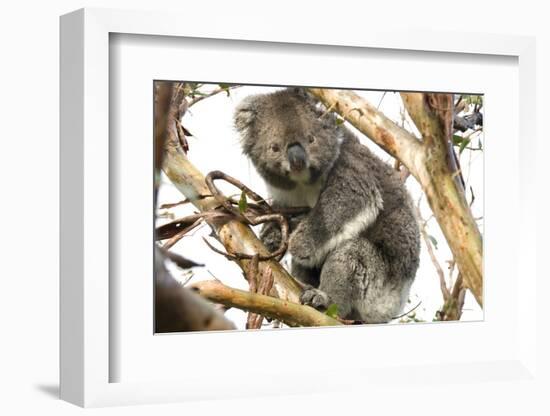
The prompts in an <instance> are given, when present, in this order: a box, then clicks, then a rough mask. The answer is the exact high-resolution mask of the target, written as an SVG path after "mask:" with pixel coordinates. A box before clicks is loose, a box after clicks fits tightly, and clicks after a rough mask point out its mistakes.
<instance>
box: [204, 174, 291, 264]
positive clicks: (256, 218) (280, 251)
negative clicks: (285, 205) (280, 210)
mask: <svg viewBox="0 0 550 416" xmlns="http://www.w3.org/2000/svg"><path fill="white" fill-rule="evenodd" d="M216 179H223V180H225V181H226V182H229V183H230V184H232V185H233V186H236V187H237V188H239V189H240V190H241V191H243V192H244V193H245V194H246V195H247V196H249V197H250V198H251V199H252V200H253V201H255V202H256V204H257V205H255V207H254V209H253V210H250V209H246V210H244V211H243V212H241V211H240V210H239V209H238V208H236V207H235V206H234V205H233V201H232V200H231V199H229V198H226V197H225V196H224V195H223V194H222V193H221V192H220V190H219V189H218V188H217V187H216V185H214V180H216ZM205 182H206V186H208V189H210V192H212V195H213V196H214V198H215V199H216V201H218V202H219V204H220V205H221V206H223V207H224V208H225V209H226V210H227V211H228V212H230V213H231V214H233V215H234V216H235V218H236V219H238V220H240V221H242V222H244V223H245V224H249V225H260V224H263V223H266V222H270V221H273V222H277V223H278V224H279V227H280V229H281V245H280V246H279V248H277V250H275V251H274V252H273V253H270V254H268V255H258V254H254V255H250V254H245V253H227V254H226V256H227V257H228V258H230V259H233V260H242V259H251V258H252V257H253V256H256V255H257V256H259V260H262V261H265V260H271V259H277V260H281V258H282V257H283V256H284V254H285V253H286V249H287V246H288V222H287V220H286V218H285V217H284V216H283V215H282V214H277V213H274V212H273V209H272V208H271V206H270V205H269V204H268V203H267V202H265V199H264V198H262V197H261V196H260V195H258V194H257V193H255V192H254V191H252V190H251V189H250V188H248V187H247V186H246V185H244V184H243V183H242V182H240V181H238V180H237V179H235V178H233V177H231V176H229V175H226V174H225V173H223V172H220V171H218V170H216V171H213V172H210V173H209V174H208V175H206V179H205ZM252 211H254V212H252ZM258 213H260V215H258ZM210 248H212V246H211V247H210Z"/></svg>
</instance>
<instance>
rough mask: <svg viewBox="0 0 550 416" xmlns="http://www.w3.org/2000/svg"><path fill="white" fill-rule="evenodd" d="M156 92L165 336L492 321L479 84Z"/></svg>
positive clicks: (195, 87)
mask: <svg viewBox="0 0 550 416" xmlns="http://www.w3.org/2000/svg"><path fill="white" fill-rule="evenodd" d="M152 100H153V113H154V114H152V115H151V117H153V120H154V131H153V137H152V138H151V143H152V145H153V146H154V152H153V154H154V160H153V161H151V166H150V167H147V166H144V169H151V175H153V177H154V189H151V192H152V193H153V195H154V198H153V199H154V218H151V223H152V227H153V230H154V239H155V241H154V242H152V246H151V250H153V251H154V270H153V276H152V284H153V285H154V310H153V311H152V313H153V314H154V325H155V328H154V333H155V334H162V333H184V332H189V331H219V330H232V331H235V330H238V331H248V330H275V331H276V330H286V329H289V328H297V327H302V328H304V327H323V326H325V327H326V326H331V327H334V326H346V325H373V324H377V325H380V324H391V325H404V324H426V323H439V324H441V323H442V322H448V321H455V322H456V321H461V322H473V321H483V319H484V309H483V289H484V286H483V224H484V163H483V158H484V146H485V142H484V135H483V116H484V96H483V94H480V93H476V92H457V91H454V92H447V91H437V92H432V91H393V90H374V89H373V90H365V89H340V88H336V87H334V88H332V87H326V86H324V87H312V86H302V85H298V86H295V85H291V86H286V85H251V84H245V83H242V84H235V83H224V82H216V83H212V82H199V81H174V80H155V81H154V82H153V85H152Z"/></svg>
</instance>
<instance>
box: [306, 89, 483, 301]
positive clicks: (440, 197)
mask: <svg viewBox="0 0 550 416" xmlns="http://www.w3.org/2000/svg"><path fill="white" fill-rule="evenodd" d="M309 91H310V92H311V93H312V94H313V95H315V96H316V97H317V98H319V99H320V100H321V102H323V104H325V106H326V107H327V108H332V109H333V110H334V111H336V112H337V113H338V114H340V115H341V116H342V117H343V118H344V119H346V120H347V121H349V122H350V123H351V124H352V125H353V126H355V127H356V128H357V129H358V130H359V131H361V132H362V133H364V134H365V135H366V136H367V137H369V138H370V139H371V140H372V141H374V142H375V143H376V144H378V145H379V146H380V147H381V148H382V149H384V150H385V151H386V152H388V153H389V154H390V155H392V156H393V157H395V158H396V159H398V160H399V161H400V162H401V163H402V164H403V165H405V167H406V168H407V169H408V170H409V171H410V173H411V174H412V175H413V176H414V177H415V178H416V180H417V181H418V182H419V183H420V185H421V186H422V189H423V191H424V193H425V194H426V197H427V200H428V203H429V204H430V207H431V209H432V211H433V213H434V216H435V218H436V219H437V221H438V223H439V226H440V227H441V230H442V231H443V234H444V235H445V238H446V240H447V243H448V244H449V247H450V249H451V251H452V253H453V256H454V259H455V261H456V263H457V266H458V268H459V270H460V273H461V275H462V278H463V281H464V284H465V286H466V287H467V288H469V289H470V290H471V292H472V293H473V295H474V297H475V298H476V300H477V302H478V303H479V305H480V306H483V274H482V264H483V263H482V241H481V234H480V232H479V229H478V227H477V224H476V223H475V221H474V218H473V216H472V213H471V211H470V208H469V207H468V205H467V204H466V202H465V198H464V196H463V193H462V191H461V190H459V189H458V188H457V185H456V183H455V175H456V174H457V173H456V172H453V171H452V170H451V168H450V164H449V162H448V158H447V157H448V156H447V155H448V148H447V141H448V139H449V137H448V136H447V134H448V126H445V125H443V124H444V123H442V122H441V119H440V117H438V114H437V111H434V108H433V107H432V108H430V107H429V106H428V105H427V97H426V94H421V93H403V94H401V95H402V98H403V101H404V103H405V107H406V108H407V111H408V112H409V115H410V116H411V118H412V119H413V121H414V122H415V124H416V126H417V127H418V130H419V131H420V132H421V134H422V136H423V137H422V140H419V139H417V138H416V137H415V136H414V135H412V134H411V133H409V132H408V131H406V130H405V129H403V128H402V127H399V126H398V125H397V124H395V123H394V122H393V121H391V120H390V119H388V118H387V117H386V116H385V115H384V114H382V113H381V112H380V111H378V110H377V109H376V107H374V106H373V105H372V104H370V103H369V102H368V101H366V100H365V99H364V98H362V97H360V96H358V95H357V94H355V93H354V92H352V91H347V90H333V89H319V88H310V89H309ZM432 98H433V97H432ZM435 98H437V97H435ZM439 110H445V109H444V108H440V109H439Z"/></svg>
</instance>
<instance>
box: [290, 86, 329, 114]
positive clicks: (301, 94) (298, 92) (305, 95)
mask: <svg viewBox="0 0 550 416" xmlns="http://www.w3.org/2000/svg"><path fill="white" fill-rule="evenodd" d="M289 90H290V92H291V93H292V94H294V95H295V96H296V97H298V98H299V99H301V100H303V101H305V102H306V103H307V104H308V105H309V106H310V107H311V108H312V109H313V110H314V111H315V113H319V112H321V114H322V113H323V112H324V108H323V105H322V104H321V103H320V102H319V100H317V98H315V97H314V96H313V95H311V94H310V93H309V92H307V90H306V89H305V88H304V87H291V88H289Z"/></svg>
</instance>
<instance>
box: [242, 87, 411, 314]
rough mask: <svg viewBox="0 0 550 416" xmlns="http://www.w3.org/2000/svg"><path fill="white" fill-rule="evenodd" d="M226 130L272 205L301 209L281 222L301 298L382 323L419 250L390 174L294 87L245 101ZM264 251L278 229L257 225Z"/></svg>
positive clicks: (395, 309)
mask: <svg viewBox="0 0 550 416" xmlns="http://www.w3.org/2000/svg"><path fill="white" fill-rule="evenodd" d="M234 121H235V127H236V129H237V131H238V132H239V133H240V136H241V145H242V150H243V153H244V154H245V155H246V156H247V157H248V158H249V159H250V160H251V161H252V164H253V165H254V167H255V169H256V170H257V171H258V173H259V174H260V175H261V177H262V178H263V180H264V181H265V183H266V186H267V190H268V193H269V197H270V198H272V204H273V206H274V208H277V207H309V208H310V210H309V212H308V213H307V214H305V215H302V216H301V217H298V218H293V219H292V220H291V221H290V225H291V234H290V239H289V246H288V247H289V248H288V251H289V253H290V255H291V274H292V275H293V276H294V277H295V278H297V279H298V280H299V281H300V282H302V283H303V284H304V287H305V289H304V292H303V293H302V296H301V299H300V300H301V302H302V303H304V304H307V305H311V306H313V307H315V308H317V309H319V310H324V309H326V308H328V307H329V306H330V305H331V304H333V303H335V304H337V305H338V314H339V315H340V317H342V318H345V319H353V320H358V321H362V322H365V323H385V322H389V321H390V320H392V319H393V318H395V317H397V315H399V313H401V311H402V309H403V307H404V305H405V304H406V302H407V299H408V295H409V290H410V287H411V284H412V283H413V280H414V277H415V274H416V271H417V268H418V264H419V254H420V236H419V229H418V225H417V221H416V218H415V215H414V210H413V205H412V201H411V198H410V196H409V194H408V192H407V190H406V188H405V186H404V184H403V182H402V180H401V179H400V178H399V176H398V174H397V172H396V171H395V170H394V169H392V168H391V167H390V166H389V165H387V164H386V163H384V162H383V161H382V160H380V159H379V158H378V157H377V156H376V155H374V154H373V153H372V152H371V151H370V150H369V149H368V148H367V147H366V146H364V145H362V144H361V143H360V142H359V140H358V139H357V137H356V136H355V135H354V134H353V133H352V132H351V131H350V130H349V129H347V128H346V127H345V126H344V125H342V124H341V123H340V124H339V123H337V119H336V117H335V115H334V114H332V113H331V112H327V110H326V109H325V108H324V107H322V105H321V104H320V103H319V102H318V101H317V100H316V99H314V98H313V97H312V96H311V95H309V93H307V92H306V91H305V90H304V89H302V88H288V89H283V90H279V91H276V92H273V93H269V94H260V95H253V96H249V97H247V98H245V99H244V100H243V101H242V102H241V103H239V105H238V106H237V108H236V111H235V115H234ZM260 237H261V239H262V241H263V242H264V244H265V245H266V246H267V247H268V248H269V249H270V250H274V249H275V248H276V247H277V246H278V245H279V243H280V239H281V235H280V231H279V230H278V228H277V226H275V225H274V224H269V225H267V226H264V228H263V229H262V231H261V234H260Z"/></svg>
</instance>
